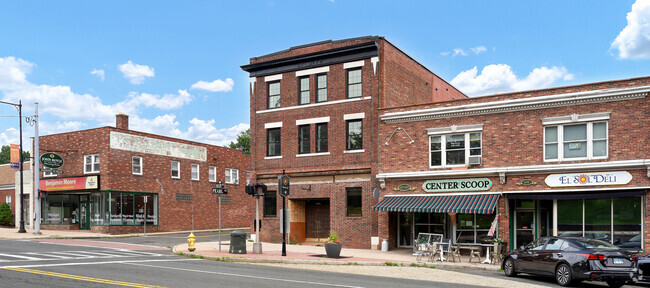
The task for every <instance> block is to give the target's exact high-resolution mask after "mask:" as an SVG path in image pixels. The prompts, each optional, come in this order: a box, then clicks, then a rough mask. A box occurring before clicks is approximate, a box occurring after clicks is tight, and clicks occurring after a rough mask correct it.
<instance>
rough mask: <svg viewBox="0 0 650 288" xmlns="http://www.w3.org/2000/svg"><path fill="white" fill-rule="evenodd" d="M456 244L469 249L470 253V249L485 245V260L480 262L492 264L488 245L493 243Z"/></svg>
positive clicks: (491, 245)
mask: <svg viewBox="0 0 650 288" xmlns="http://www.w3.org/2000/svg"><path fill="white" fill-rule="evenodd" d="M458 245H460V247H459V248H460V249H467V250H470V253H472V252H471V251H473V250H476V249H478V248H480V247H486V248H487V251H486V253H485V260H483V262H481V263H484V264H492V260H491V259H490V247H494V245H493V244H481V243H459V244H458Z"/></svg>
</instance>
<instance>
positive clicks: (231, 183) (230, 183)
mask: <svg viewBox="0 0 650 288" xmlns="http://www.w3.org/2000/svg"><path fill="white" fill-rule="evenodd" d="M223 183H226V184H229V185H239V183H233V182H223Z"/></svg>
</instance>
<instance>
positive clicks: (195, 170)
mask: <svg viewBox="0 0 650 288" xmlns="http://www.w3.org/2000/svg"><path fill="white" fill-rule="evenodd" d="M191 170H192V171H191V172H192V176H191V178H192V180H196V181H199V164H192V169H191Z"/></svg>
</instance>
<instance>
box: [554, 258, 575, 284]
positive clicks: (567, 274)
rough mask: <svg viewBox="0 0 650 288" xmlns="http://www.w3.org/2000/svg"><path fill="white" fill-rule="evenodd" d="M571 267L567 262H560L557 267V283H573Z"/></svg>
mask: <svg viewBox="0 0 650 288" xmlns="http://www.w3.org/2000/svg"><path fill="white" fill-rule="evenodd" d="M571 278H572V275H571V267H569V265H567V264H564V263H562V264H560V265H558V266H557V268H555V280H556V281H557V284H560V285H561V286H569V285H571V280H573V279H571Z"/></svg>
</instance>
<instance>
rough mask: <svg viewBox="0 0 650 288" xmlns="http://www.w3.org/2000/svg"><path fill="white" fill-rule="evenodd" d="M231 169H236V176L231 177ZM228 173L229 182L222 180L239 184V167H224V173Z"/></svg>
mask: <svg viewBox="0 0 650 288" xmlns="http://www.w3.org/2000/svg"><path fill="white" fill-rule="evenodd" d="M233 171H237V177H233V175H232V174H233ZM228 174H230V182H228V181H225V180H224V182H225V183H226V184H239V169H234V168H226V175H228ZM224 178H225V177H224ZM233 180H234V181H233Z"/></svg>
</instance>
